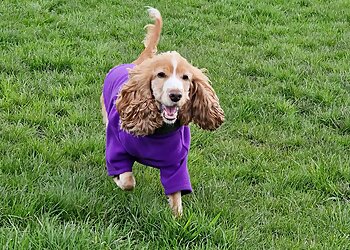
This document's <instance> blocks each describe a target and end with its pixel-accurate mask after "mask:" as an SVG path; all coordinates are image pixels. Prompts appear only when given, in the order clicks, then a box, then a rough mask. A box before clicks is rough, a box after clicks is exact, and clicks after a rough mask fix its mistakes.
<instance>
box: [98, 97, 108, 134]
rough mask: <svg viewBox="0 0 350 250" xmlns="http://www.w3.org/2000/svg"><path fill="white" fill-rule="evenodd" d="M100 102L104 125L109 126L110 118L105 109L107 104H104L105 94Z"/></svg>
mask: <svg viewBox="0 0 350 250" xmlns="http://www.w3.org/2000/svg"><path fill="white" fill-rule="evenodd" d="M100 102H101V108H102V110H101V111H102V117H103V123H104V124H105V125H106V128H107V125H108V117H107V111H106V107H105V103H104V99H103V94H102V95H101V97H100Z"/></svg>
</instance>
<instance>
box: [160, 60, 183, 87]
mask: <svg viewBox="0 0 350 250" xmlns="http://www.w3.org/2000/svg"><path fill="white" fill-rule="evenodd" d="M171 63H172V64H173V74H172V75H171V76H170V78H169V79H168V80H166V81H165V83H164V85H163V91H164V93H167V92H168V90H170V89H178V90H180V91H182V90H183V86H182V82H181V81H180V80H179V79H178V78H177V76H176V68H177V60H176V58H175V56H173V57H172V58H171Z"/></svg>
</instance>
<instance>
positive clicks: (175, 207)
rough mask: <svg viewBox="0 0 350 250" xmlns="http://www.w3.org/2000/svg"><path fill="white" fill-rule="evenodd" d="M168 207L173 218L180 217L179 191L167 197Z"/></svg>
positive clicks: (180, 202)
mask: <svg viewBox="0 0 350 250" xmlns="http://www.w3.org/2000/svg"><path fill="white" fill-rule="evenodd" d="M168 197H169V205H170V208H171V210H172V212H173V215H174V216H175V217H181V216H182V201H181V191H179V192H176V193H173V194H170V195H168Z"/></svg>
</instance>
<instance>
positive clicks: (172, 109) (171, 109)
mask: <svg viewBox="0 0 350 250" xmlns="http://www.w3.org/2000/svg"><path fill="white" fill-rule="evenodd" d="M164 110H165V112H166V114H167V115H169V116H173V115H174V114H175V113H176V106H172V107H168V106H164Z"/></svg>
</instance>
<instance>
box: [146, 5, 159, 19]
mask: <svg viewBox="0 0 350 250" xmlns="http://www.w3.org/2000/svg"><path fill="white" fill-rule="evenodd" d="M147 8H148V9H147V11H148V15H149V17H150V18H152V19H160V18H161V15H160V12H159V10H157V9H155V8H152V7H150V6H147Z"/></svg>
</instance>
